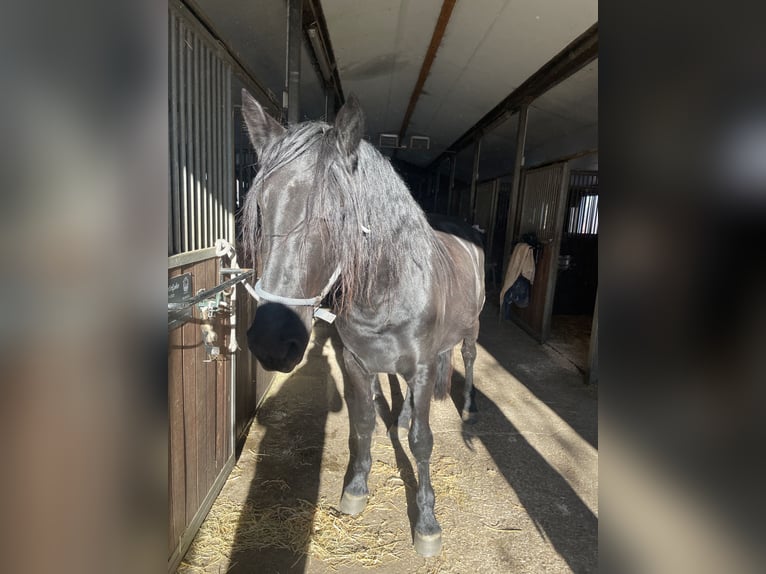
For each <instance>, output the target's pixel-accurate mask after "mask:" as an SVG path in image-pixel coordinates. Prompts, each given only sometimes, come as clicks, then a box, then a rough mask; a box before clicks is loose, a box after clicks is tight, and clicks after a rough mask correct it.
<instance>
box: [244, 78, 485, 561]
mask: <svg viewBox="0 0 766 574" xmlns="http://www.w3.org/2000/svg"><path fill="white" fill-rule="evenodd" d="M242 100H243V109H242V112H243V116H244V118H245V124H246V126H247V130H248V132H249V135H250V141H251V142H252V144H253V147H254V148H255V151H256V153H257V155H258V159H259V164H260V170H259V172H258V174H257V176H256V178H255V180H254V182H253V186H252V188H251V190H250V192H249V194H248V196H247V200H246V203H245V208H244V210H245V211H244V216H243V223H244V237H243V241H244V245H245V249H246V253H247V254H248V255H249V257H250V258H251V259H252V260H257V261H258V262H259V263H260V266H261V269H262V273H261V277H260V279H259V280H258V282H257V283H256V285H255V292H256V293H257V294H258V296H259V298H260V300H261V304H260V305H259V306H258V310H257V312H256V315H255V319H254V320H253V324H252V326H251V327H250V329H249V331H248V344H249V347H250V350H251V351H252V352H253V353H254V354H255V356H256V357H257V358H258V360H259V361H260V362H261V364H262V365H263V366H264V367H265V368H267V369H271V370H279V371H283V372H289V371H290V370H292V369H293V368H294V367H295V366H296V365H297V364H298V363H299V362H300V360H301V359H302V357H303V354H304V352H305V350H306V346H307V344H308V340H309V333H310V331H311V327H312V317H313V315H314V311H315V310H316V308H317V307H318V306H319V303H320V302H321V300H322V299H323V298H324V297H325V295H327V294H328V293H329V292H330V291H331V290H335V293H336V297H335V299H334V301H335V308H334V309H333V311H334V312H335V313H337V320H336V325H337V330H338V333H339V335H340V337H341V340H342V341H343V346H344V349H343V360H344V362H345V366H346V371H347V373H348V376H349V377H350V379H351V380H350V381H348V383H349V384H347V385H346V387H347V392H346V401H347V403H348V410H349V417H350V420H349V422H350V425H349V426H350V441H349V443H350V447H351V448H350V450H351V459H350V462H349V473H348V475H349V476H350V477H351V478H350V480H349V481H348V483H347V484H346V486H345V487H344V490H343V495H342V497H341V502H340V505H339V509H340V510H341V511H342V512H344V513H346V514H358V513H360V512H361V511H362V510H363V509H364V507H365V506H366V504H367V495H368V493H369V491H368V488H367V477H368V475H369V472H370V466H371V464H372V460H371V457H370V441H371V436H372V432H373V429H374V426H375V409H374V406H373V386H374V385H375V383H376V382H377V373H398V374H400V375H402V376H403V377H404V378H405V379H406V381H407V385H408V393H407V395H408V400H407V401H405V408H404V409H403V414H402V416H401V417H400V420H399V424H401V425H406V426H408V427H409V445H410V449H411V451H412V453H413V455H414V457H415V459H416V461H417V469H418V492H417V497H416V498H417V506H418V517H417V519H416V523H415V526H414V544H415V549H416V551H417V552H418V553H419V554H421V555H423V556H433V555H435V554H437V553H438V552H439V551H440V549H441V544H442V537H441V528H440V526H439V523H438V522H437V520H436V517H435V516H434V492H433V488H432V487H431V479H430V468H429V465H430V457H431V451H432V449H433V434H432V432H431V429H430V426H429V410H430V403H431V398H432V397H435V398H437V399H441V398H444V397H446V396H447V394H448V392H449V383H450V378H451V368H452V364H451V358H452V349H453V347H454V346H455V345H456V344H457V343H459V342H460V341H463V346H462V354H463V360H464V362H465V371H466V388H465V398H466V401H465V408H464V416H469V415H468V411H469V410H470V404H471V402H470V391H471V387H472V383H473V380H472V379H473V363H474V360H475V357H476V338H477V336H478V333H479V313H480V312H481V309H482V306H483V305H484V253H483V251H482V249H481V247H479V246H477V245H475V244H474V243H473V242H471V241H466V240H464V239H460V238H458V237H456V236H454V235H450V234H447V233H443V232H440V231H434V230H433V229H432V228H431V227H430V226H429V224H428V221H427V220H426V217H425V215H424V214H423V211H422V210H421V209H420V208H419V207H418V205H417V204H416V203H415V201H414V200H413V199H412V196H411V194H410V192H409V190H408V189H407V186H406V185H405V184H404V182H403V181H402V180H401V178H400V177H399V176H398V175H397V174H396V172H395V171H394V169H393V168H392V166H391V164H390V162H389V161H388V160H387V159H386V158H385V157H383V156H382V155H381V154H380V153H379V152H378V151H377V150H376V149H375V148H373V147H372V146H371V145H370V144H369V143H367V142H366V141H364V140H362V134H363V131H364V127H363V126H364V116H363V114H362V110H361V108H360V107H359V104H358V102H357V100H356V98H354V97H353V96H351V97H350V98H349V99H348V101H347V102H346V104H345V105H344V106H343V107H342V108H341V109H340V111H339V112H338V115H337V118H336V121H335V124H334V125H333V126H330V125H328V124H325V123H321V122H305V123H301V124H297V125H292V126H290V127H289V128H288V129H285V128H283V127H282V126H280V125H279V124H278V123H277V122H275V121H274V120H273V119H272V118H270V117H269V116H268V115H267V114H266V113H265V112H264V111H263V109H262V108H261V106H260V105H259V104H258V103H257V102H256V101H255V100H254V99H253V98H252V97H250V95H249V94H248V93H247V92H245V91H243V93H242ZM377 388H379V387H377ZM410 413H411V421H410V420H409V417H410Z"/></svg>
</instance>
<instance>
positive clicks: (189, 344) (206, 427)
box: [168, 257, 234, 571]
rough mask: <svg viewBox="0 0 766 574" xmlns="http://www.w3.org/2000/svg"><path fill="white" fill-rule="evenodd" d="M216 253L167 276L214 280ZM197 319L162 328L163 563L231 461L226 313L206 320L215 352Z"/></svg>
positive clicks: (174, 553) (208, 284) (179, 547)
mask: <svg viewBox="0 0 766 574" xmlns="http://www.w3.org/2000/svg"><path fill="white" fill-rule="evenodd" d="M218 265H219V263H218V258H216V257H212V258H209V259H205V260H203V261H198V262H195V263H192V264H189V265H184V266H181V267H176V268H174V269H171V270H169V273H168V275H169V277H173V276H175V275H180V274H184V273H189V274H190V275H191V280H192V285H193V287H192V288H193V290H194V291H198V290H200V289H211V288H213V287H215V286H216V285H217V284H218ZM202 324H203V319H202V316H201V311H200V309H199V308H198V307H197V306H196V305H195V306H194V307H193V310H192V316H191V317H190V318H189V320H188V321H186V322H185V323H184V324H183V325H182V326H180V327H176V328H174V329H172V330H171V331H170V332H169V333H168V339H169V341H168V343H169V344H168V398H169V412H168V419H169V480H168V490H169V493H168V503H169V513H170V514H169V517H170V521H169V529H168V530H169V534H168V536H169V540H168V543H169V549H168V550H169V556H170V558H169V569H170V570H171V571H172V570H173V569H174V568H175V565H177V564H178V562H179V561H180V559H181V557H182V555H183V553H184V552H185V551H186V549H187V548H188V546H189V544H190V543H191V539H192V538H193V537H194V534H195V533H196V531H197V529H198V528H199V525H200V523H201V522H202V520H203V519H204V517H205V515H206V514H207V512H208V510H209V509H210V506H211V505H212V502H213V500H214V499H215V497H216V496H217V494H218V492H219V491H220V489H221V487H222V486H223V482H224V481H225V479H226V477H227V476H228V473H229V471H230V470H231V468H232V466H233V465H234V448H233V445H232V440H231V428H232V420H231V412H232V408H231V401H232V396H231V363H232V360H231V359H232V357H231V356H230V355H229V353H228V351H227V347H228V343H229V320H228V314H223V315H221V316H216V317H215V318H213V319H211V320H210V321H209V323H208V324H209V325H210V326H211V327H212V328H213V329H214V330H215V333H216V334H217V336H218V341H217V345H218V347H219V349H220V355H219V356H218V357H215V356H209V355H208V353H207V352H206V351H205V347H204V344H203V339H202V329H201V326H202Z"/></svg>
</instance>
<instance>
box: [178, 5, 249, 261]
mask: <svg viewBox="0 0 766 574" xmlns="http://www.w3.org/2000/svg"><path fill="white" fill-rule="evenodd" d="M181 11H182V10H181V8H179V7H177V6H176V5H175V3H171V4H170V18H169V27H170V29H169V35H168V38H169V43H168V45H169V64H170V69H169V88H170V89H169V96H170V102H169V126H168V127H169V130H170V138H169V142H170V147H171V149H170V166H169V172H170V173H169V178H168V180H169V189H168V220H169V221H168V255H176V254H179V253H185V252H189V251H195V250H200V249H206V248H209V247H212V246H213V245H214V244H215V240H216V239H218V238H219V237H220V238H225V239H228V240H229V241H233V240H234V219H233V218H234V209H235V207H234V202H233V201H232V197H233V194H232V190H233V183H234V182H233V180H232V178H233V172H232V168H231V165H230V164H231V161H232V147H233V141H231V139H232V137H233V136H232V134H233V130H232V126H231V122H232V113H231V73H232V70H231V63H230V62H229V61H228V58H227V57H226V54H225V53H224V51H223V49H222V48H221V47H220V46H219V45H218V44H216V43H215V42H214V41H213V39H212V38H211V37H209V34H207V32H206V31H205V30H204V28H202V27H201V26H199V25H198V24H197V23H195V22H193V21H191V20H189V19H188V17H186V16H185V14H182V13H181Z"/></svg>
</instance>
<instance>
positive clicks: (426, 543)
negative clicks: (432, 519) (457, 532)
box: [415, 530, 442, 558]
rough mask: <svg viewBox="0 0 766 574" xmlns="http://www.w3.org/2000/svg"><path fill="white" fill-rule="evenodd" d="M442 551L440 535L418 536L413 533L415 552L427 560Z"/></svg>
mask: <svg viewBox="0 0 766 574" xmlns="http://www.w3.org/2000/svg"><path fill="white" fill-rule="evenodd" d="M441 549H442V533H441V532H437V533H436V534H420V533H419V532H418V531H417V530H416V531H415V552H417V553H418V554H420V555H421V556H424V557H426V558H428V557H429V556H436V555H437V554H439V552H441Z"/></svg>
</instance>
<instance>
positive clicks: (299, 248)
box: [242, 90, 363, 372]
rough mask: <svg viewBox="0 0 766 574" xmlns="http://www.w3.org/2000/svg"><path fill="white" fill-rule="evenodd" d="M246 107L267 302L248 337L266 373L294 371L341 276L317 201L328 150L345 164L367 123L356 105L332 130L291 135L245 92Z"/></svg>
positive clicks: (249, 215)
mask: <svg viewBox="0 0 766 574" xmlns="http://www.w3.org/2000/svg"><path fill="white" fill-rule="evenodd" d="M242 103H243V105H242V115H243V116H244V120H245V125H246V127H247V131H248V133H249V136H250V141H251V143H252V145H253V147H254V149H255V152H256V154H257V155H258V160H259V163H260V170H259V173H258V175H257V176H256V179H255V181H254V182H253V187H252V188H251V190H250V192H249V193H248V197H247V200H246V203H245V214H244V221H245V229H244V231H245V232H244V235H245V237H244V242H245V245H246V247H248V246H249V247H250V249H249V251H250V254H251V256H256V257H257V259H258V261H259V262H260V267H261V274H260V278H259V281H258V283H257V284H256V291H257V292H258V294H259V295H260V296H261V299H262V301H261V303H260V304H259V305H258V309H257V311H256V315H255V318H254V319H253V323H252V325H251V327H250V329H249V330H248V333H247V340H248V346H249V348H250V350H251V351H252V352H253V354H254V355H255V356H256V358H257V359H258V360H259V361H260V362H261V364H262V365H263V367H264V368H266V369H268V370H277V371H283V372H289V371H291V370H292V369H293V368H294V367H295V366H296V365H297V364H298V363H299V362H300V361H301V359H302V357H303V354H304V352H305V350H306V346H307V345H308V341H309V334H310V333H311V327H312V320H313V312H314V308H315V307H316V306H318V301H317V299H321V297H322V296H324V295H325V294H326V293H327V291H328V290H329V289H330V287H331V286H332V284H333V283H334V282H335V281H336V280H337V279H338V274H339V272H340V265H341V262H340V259H339V258H338V256H337V253H334V252H333V250H332V249H330V248H329V243H330V242H329V238H328V229H327V225H324V224H323V221H325V219H323V217H322V216H321V214H318V213H317V210H319V208H318V207H317V206H316V202H315V196H316V193H315V191H316V189H315V188H316V181H317V177H318V173H319V170H318V169H317V167H318V165H317V164H318V161H319V160H320V158H321V157H322V155H321V150H322V147H323V145H325V144H327V143H331V144H332V145H333V146H334V149H335V151H337V152H338V154H341V155H340V156H339V157H344V158H346V159H351V160H353V158H354V157H355V153H356V150H357V148H358V146H359V142H360V140H361V136H362V125H363V117H362V112H361V109H360V108H359V105H358V103H357V102H356V100H355V99H350V100H349V102H348V103H347V104H346V105H344V106H343V108H341V110H340V111H339V112H338V115H337V119H336V122H335V125H334V126H332V127H331V126H328V125H326V124H320V123H310V124H301V125H299V126H295V127H292V128H291V129H290V130H285V128H283V127H282V126H281V125H279V124H278V123H277V122H276V121H274V120H273V119H272V118H271V117H270V116H269V115H268V114H266V112H265V111H264V110H263V108H262V107H261V106H260V105H259V104H258V102H256V101H255V100H254V99H253V98H252V97H251V96H250V95H249V94H248V93H247V92H246V91H245V90H243V91H242ZM256 234H257V237H258V240H257V241H256V239H255V238H256Z"/></svg>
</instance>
